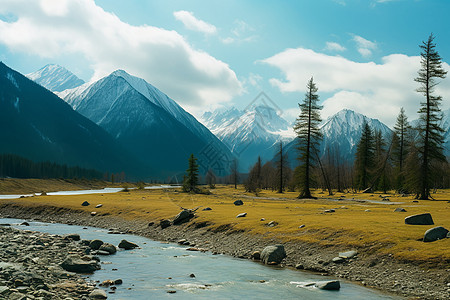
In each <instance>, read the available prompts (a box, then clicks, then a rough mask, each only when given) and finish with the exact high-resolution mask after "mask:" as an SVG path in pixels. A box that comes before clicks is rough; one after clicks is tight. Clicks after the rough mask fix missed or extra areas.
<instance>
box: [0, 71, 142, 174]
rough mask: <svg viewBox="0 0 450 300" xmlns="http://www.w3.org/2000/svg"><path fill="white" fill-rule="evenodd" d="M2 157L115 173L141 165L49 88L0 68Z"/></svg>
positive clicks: (133, 170) (135, 168) (0, 147)
mask: <svg viewBox="0 0 450 300" xmlns="http://www.w3.org/2000/svg"><path fill="white" fill-rule="evenodd" d="M0 128H2V130H1V131H0V140H1V143H0V153H11V154H17V155H21V156H23V157H26V158H28V159H32V160H34V161H52V162H57V163H64V164H68V165H77V166H80V167H87V168H95V169H97V170H100V171H111V172H121V171H126V172H134V174H137V173H139V172H140V169H141V165H142V163H140V162H137V161H135V160H134V159H133V158H132V156H131V155H129V154H128V152H127V151H126V150H125V149H124V148H123V147H122V146H121V145H120V144H119V143H118V142H117V141H116V140H115V139H113V138H112V137H111V136H110V135H109V134H108V133H107V132H106V131H105V130H103V129H102V128H100V127H98V126H97V125H96V124H95V123H93V122H92V121H90V120H89V119H87V118H85V117H83V116H82V115H80V114H78V113H77V112H75V111H74V110H73V109H72V108H71V107H70V106H69V105H68V104H67V103H66V102H64V101H63V100H62V99H60V98H59V97H58V96H56V95H55V94H53V93H52V92H50V91H49V90H47V89H45V88H44V87H42V86H40V85H39V84H36V83H35V82H33V81H31V80H29V79H28V78H26V77H25V76H23V75H21V74H20V73H18V72H16V71H14V70H12V69H10V68H9V67H7V66H6V65H4V64H3V63H0Z"/></svg>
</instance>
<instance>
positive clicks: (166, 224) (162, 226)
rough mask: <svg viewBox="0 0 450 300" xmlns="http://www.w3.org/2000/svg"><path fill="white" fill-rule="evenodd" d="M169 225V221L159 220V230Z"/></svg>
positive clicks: (170, 223)
mask: <svg viewBox="0 0 450 300" xmlns="http://www.w3.org/2000/svg"><path fill="white" fill-rule="evenodd" d="M171 225H172V222H170V220H161V222H159V226H161V229H164V228H167V227H169V226H171Z"/></svg>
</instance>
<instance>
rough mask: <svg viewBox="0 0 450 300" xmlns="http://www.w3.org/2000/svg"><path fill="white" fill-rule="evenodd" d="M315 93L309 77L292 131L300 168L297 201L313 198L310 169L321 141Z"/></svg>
mask: <svg viewBox="0 0 450 300" xmlns="http://www.w3.org/2000/svg"><path fill="white" fill-rule="evenodd" d="M317 91H318V88H317V87H316V84H315V83H314V81H313V78H312V77H311V79H310V80H309V81H308V84H307V85H306V94H305V99H304V100H303V102H302V103H301V104H299V107H300V115H299V116H298V118H297V120H296V122H295V125H294V131H295V133H296V134H297V140H298V148H297V149H298V150H299V153H300V156H299V158H298V159H299V161H300V166H299V169H298V170H297V171H298V172H296V173H297V174H296V175H297V176H298V180H299V182H298V185H299V187H300V194H299V195H298V198H299V199H301V198H313V197H312V196H311V191H310V186H311V183H312V176H311V174H312V172H311V169H312V168H313V167H314V163H315V158H316V157H318V152H319V143H320V140H321V139H322V133H321V132H320V129H319V125H320V122H321V121H322V120H321V118H320V110H321V109H322V106H320V105H319V104H318V102H319V96H318V95H317Z"/></svg>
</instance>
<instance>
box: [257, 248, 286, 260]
mask: <svg viewBox="0 0 450 300" xmlns="http://www.w3.org/2000/svg"><path fill="white" fill-rule="evenodd" d="M285 257H286V251H285V250H284V246H283V245H273V246H267V247H265V248H264V250H263V251H262V252H261V261H262V262H263V263H265V264H269V263H276V264H279V263H281V261H282V260H283V259H284V258H285Z"/></svg>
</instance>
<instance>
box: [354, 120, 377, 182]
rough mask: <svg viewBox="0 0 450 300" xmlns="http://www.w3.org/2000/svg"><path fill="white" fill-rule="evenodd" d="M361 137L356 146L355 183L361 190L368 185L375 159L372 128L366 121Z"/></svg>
mask: <svg viewBox="0 0 450 300" xmlns="http://www.w3.org/2000/svg"><path fill="white" fill-rule="evenodd" d="M362 126H363V130H362V135H361V138H360V140H359V142H358V145H357V147H356V157H355V184H356V188H357V189H359V190H364V189H366V188H367V187H368V185H369V183H370V180H371V175H372V172H373V168H374V161H375V145H374V136H373V132H372V128H370V125H369V124H367V122H366V121H364V123H363V125H362Z"/></svg>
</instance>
